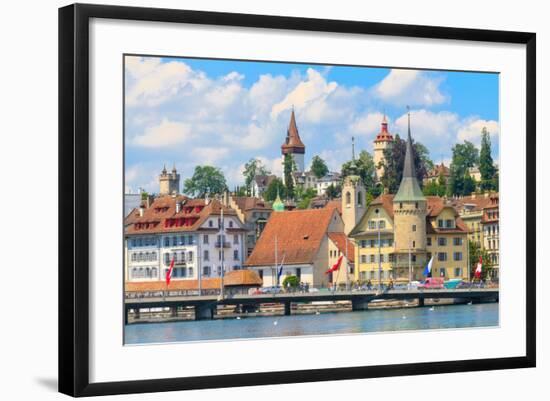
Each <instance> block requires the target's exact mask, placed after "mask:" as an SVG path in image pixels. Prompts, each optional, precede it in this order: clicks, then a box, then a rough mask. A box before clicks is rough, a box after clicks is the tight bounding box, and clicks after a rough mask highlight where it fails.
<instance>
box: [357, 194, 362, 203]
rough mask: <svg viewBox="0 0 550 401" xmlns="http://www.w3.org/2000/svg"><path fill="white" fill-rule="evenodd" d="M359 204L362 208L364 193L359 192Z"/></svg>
mask: <svg viewBox="0 0 550 401" xmlns="http://www.w3.org/2000/svg"><path fill="white" fill-rule="evenodd" d="M357 204H358V205H359V206H361V205H362V204H363V192H361V191H359V192H357Z"/></svg>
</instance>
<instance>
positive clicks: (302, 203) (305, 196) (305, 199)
mask: <svg viewBox="0 0 550 401" xmlns="http://www.w3.org/2000/svg"><path fill="white" fill-rule="evenodd" d="M300 192H301V193H300V196H298V197H297V199H298V205H297V206H296V207H297V208H298V209H307V208H308V207H309V204H310V203H311V200H312V199H313V198H315V197H316V196H317V191H315V190H314V189H313V188H308V189H306V190H305V191H303V190H302V191H300Z"/></svg>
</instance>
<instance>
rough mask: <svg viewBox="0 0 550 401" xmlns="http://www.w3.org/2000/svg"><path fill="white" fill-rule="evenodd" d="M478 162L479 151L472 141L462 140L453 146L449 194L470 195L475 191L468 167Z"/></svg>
mask: <svg viewBox="0 0 550 401" xmlns="http://www.w3.org/2000/svg"><path fill="white" fill-rule="evenodd" d="M478 163H479V151H478V149H477V148H476V147H475V146H474V144H473V143H471V142H469V141H464V143H457V144H456V145H454V146H453V159H452V162H451V168H450V169H451V177H450V182H449V195H470V194H471V193H472V192H474V191H475V181H474V179H473V178H472V177H471V176H470V173H469V172H468V169H469V168H470V167H474V166H476V165H478Z"/></svg>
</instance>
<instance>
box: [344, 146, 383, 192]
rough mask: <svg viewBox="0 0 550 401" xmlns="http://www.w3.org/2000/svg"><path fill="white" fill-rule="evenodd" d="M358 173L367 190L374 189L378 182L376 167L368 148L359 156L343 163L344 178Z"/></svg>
mask: <svg viewBox="0 0 550 401" xmlns="http://www.w3.org/2000/svg"><path fill="white" fill-rule="evenodd" d="M354 174H355V175H358V176H359V177H361V180H362V181H363V185H364V186H365V188H366V189H367V191H369V190H372V189H373V188H374V186H375V182H376V167H375V165H374V159H373V158H372V156H371V154H370V153H369V152H367V151H366V150H362V151H361V152H360V153H359V157H358V158H357V159H355V160H350V161H347V162H345V163H344V164H342V180H343V179H344V178H346V177H347V176H348V175H354Z"/></svg>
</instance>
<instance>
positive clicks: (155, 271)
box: [151, 267, 157, 278]
mask: <svg viewBox="0 0 550 401" xmlns="http://www.w3.org/2000/svg"><path fill="white" fill-rule="evenodd" d="M151 277H153V278H156V277H157V268H156V267H153V268H152V269H151Z"/></svg>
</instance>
